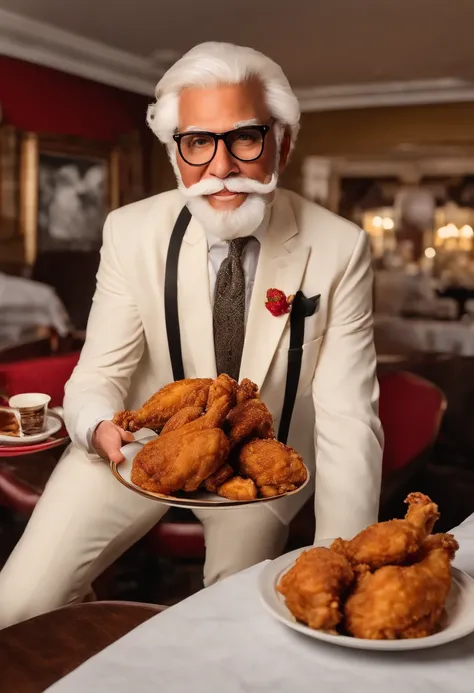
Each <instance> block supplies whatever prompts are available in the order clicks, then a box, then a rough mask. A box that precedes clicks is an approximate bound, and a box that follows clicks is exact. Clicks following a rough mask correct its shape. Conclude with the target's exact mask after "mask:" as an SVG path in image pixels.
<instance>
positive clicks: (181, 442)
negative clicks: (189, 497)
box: [131, 428, 230, 495]
mask: <svg viewBox="0 0 474 693" xmlns="http://www.w3.org/2000/svg"><path fill="white" fill-rule="evenodd" d="M181 431H182V429H178V430H177V431H172V432H171V433H167V434H166V435H165V436H163V437H160V438H157V439H156V440H153V441H150V442H149V443H147V444H146V445H144V446H143V448H142V449H141V450H140V452H139V453H138V454H137V455H136V456H135V459H134V461H133V467H132V475H131V478H132V482H133V483H134V484H136V485H137V486H140V487H141V488H143V489H145V490H147V491H153V492H155V493H163V494H166V495H169V494H172V493H174V492H176V491H180V490H182V491H188V492H191V491H196V490H197V489H198V488H199V487H200V486H201V484H202V482H203V481H204V479H206V478H207V477H208V476H209V475H210V474H214V472H216V471H217V470H218V469H219V467H221V466H222V465H223V464H224V462H225V460H226V458H227V456H228V454H229V450H230V447H229V441H228V440H227V437H226V435H225V433H224V431H222V430H221V429H220V428H208V429H204V430H201V431H190V432H188V433H184V434H182V433H181ZM178 433H179V435H176V434H178ZM165 438H166V439H167V440H166V441H165Z"/></svg>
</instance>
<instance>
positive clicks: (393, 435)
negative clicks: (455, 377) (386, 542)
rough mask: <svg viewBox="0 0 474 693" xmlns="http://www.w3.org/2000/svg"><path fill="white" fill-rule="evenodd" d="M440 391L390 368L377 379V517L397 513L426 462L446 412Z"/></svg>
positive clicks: (428, 382)
mask: <svg viewBox="0 0 474 693" xmlns="http://www.w3.org/2000/svg"><path fill="white" fill-rule="evenodd" d="M446 406H447V402H446V397H445V395H444V393H443V392H442V391H441V390H440V389H439V388H438V387H437V386H436V385H434V384H433V383H431V382H430V381H429V380H425V379H424V378H421V377H420V376H417V375H414V374H413V373H406V372H404V371H398V372H397V371H394V372H389V373H386V374H385V375H383V376H381V378H380V419H381V421H382V425H383V429H384V434H385V448H384V456H383V483H382V493H381V497H380V519H381V520H387V519H390V518H391V517H393V516H394V515H396V514H397V509H400V508H401V507H402V506H401V502H402V500H403V497H404V496H405V495H406V494H407V493H409V492H410V491H416V490H417V489H414V488H412V487H411V485H412V483H413V481H414V479H415V478H416V476H417V475H418V474H419V473H420V471H421V470H422V469H423V468H424V467H425V466H426V463H427V462H428V460H429V458H430V456H431V452H432V448H433V445H434V444H435V442H436V438H437V437H438V433H439V429H440V426H441V422H442V419H443V416H444V412H445V411H446Z"/></svg>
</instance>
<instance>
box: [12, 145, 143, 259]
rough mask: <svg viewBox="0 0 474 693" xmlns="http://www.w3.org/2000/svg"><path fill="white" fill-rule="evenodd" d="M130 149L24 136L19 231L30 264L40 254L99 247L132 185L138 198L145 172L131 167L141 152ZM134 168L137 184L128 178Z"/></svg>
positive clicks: (96, 248)
mask: <svg viewBox="0 0 474 693" xmlns="http://www.w3.org/2000/svg"><path fill="white" fill-rule="evenodd" d="M137 146H138V147H139V142H138V143H137ZM132 150H133V153H132V151H131V150H130V147H128V148H126V149H121V146H120V143H117V144H114V143H109V142H102V141H92V140H86V139H82V138H77V137H71V136H64V135H60V136H57V135H42V134H37V133H33V132H27V133H24V134H23V137H22V143H21V159H20V230H21V233H22V235H23V238H24V245H25V256H26V262H27V264H29V265H33V264H34V262H35V259H36V257H37V255H38V254H43V253H49V252H58V251H76V252H77V251H83V252H88V251H89V252H90V251H97V250H98V249H99V247H100V245H101V240H102V228H103V224H104V221H105V218H106V216H107V214H108V212H109V211H111V210H112V209H115V208H116V207H118V206H119V205H120V204H122V200H123V198H124V197H125V198H127V193H128V196H129V195H130V188H131V186H133V196H134V197H137V198H138V197H139V196H140V194H139V193H140V190H139V189H140V187H141V186H140V184H141V172H138V170H137V167H135V168H134V167H133V166H132V165H131V163H130V158H131V157H132V156H133V157H135V159H136V158H137V156H139V155H137V151H138V149H137V148H132ZM133 170H136V171H137V173H136V176H140V179H139V180H138V181H132V180H130V171H133ZM132 177H133V176H132ZM124 179H125V185H123V182H124ZM126 201H127V202H128V201H131V200H130V199H127V200H126Z"/></svg>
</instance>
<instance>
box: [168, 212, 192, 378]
mask: <svg viewBox="0 0 474 693" xmlns="http://www.w3.org/2000/svg"><path fill="white" fill-rule="evenodd" d="M190 221H191V212H190V211H189V209H188V208H187V207H183V209H182V210H181V212H180V213H179V217H178V218H177V220H176V224H175V225H174V229H173V232H172V234H171V238H170V244H169V246H168V254H167V256H166V270H165V293H164V298H165V321H166V334H167V336H168V349H169V352H170V359H171V367H172V369H173V378H174V379H175V380H182V379H183V378H184V365H183V352H182V350H181V333H180V329H179V314H178V260H179V251H180V250H181V244H182V242H183V238H184V234H185V233H186V229H187V228H188V225H189V222H190Z"/></svg>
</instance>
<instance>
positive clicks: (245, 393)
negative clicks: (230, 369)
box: [237, 378, 258, 404]
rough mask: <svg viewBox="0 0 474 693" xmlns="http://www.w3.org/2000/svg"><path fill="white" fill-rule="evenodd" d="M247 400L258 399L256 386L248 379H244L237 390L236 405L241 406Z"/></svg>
mask: <svg viewBox="0 0 474 693" xmlns="http://www.w3.org/2000/svg"><path fill="white" fill-rule="evenodd" d="M248 399H258V385H256V384H255V383H253V382H252V381H251V380H249V379H248V378H244V379H243V380H242V381H241V382H240V385H239V387H238V388H237V404H241V403H242V402H245V401H246V400H248Z"/></svg>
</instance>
